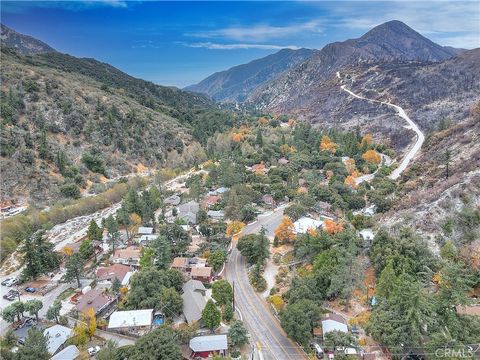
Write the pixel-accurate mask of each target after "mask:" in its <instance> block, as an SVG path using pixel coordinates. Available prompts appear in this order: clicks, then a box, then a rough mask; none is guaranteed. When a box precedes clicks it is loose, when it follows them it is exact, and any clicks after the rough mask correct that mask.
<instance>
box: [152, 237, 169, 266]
mask: <svg viewBox="0 0 480 360" xmlns="http://www.w3.org/2000/svg"><path fill="white" fill-rule="evenodd" d="M151 247H152V249H154V251H155V262H154V263H155V265H156V267H157V268H158V269H162V270H163V269H168V268H169V266H170V262H171V260H172V248H171V246H170V243H169V241H168V240H167V238H166V237H165V236H161V235H160V236H158V237H157V238H156V239H155V240H153V242H152V244H151Z"/></svg>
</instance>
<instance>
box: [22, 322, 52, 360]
mask: <svg viewBox="0 0 480 360" xmlns="http://www.w3.org/2000/svg"><path fill="white" fill-rule="evenodd" d="M17 357H18V359H21V360H48V359H50V357H51V355H50V353H49V352H48V347H47V339H46V337H45V336H44V335H43V332H42V331H41V330H39V329H37V328H35V327H33V328H31V329H29V330H28V333H27V336H26V338H25V343H24V345H23V346H20V348H19V349H18V352H17Z"/></svg>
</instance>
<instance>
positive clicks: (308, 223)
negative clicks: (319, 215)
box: [293, 216, 323, 234]
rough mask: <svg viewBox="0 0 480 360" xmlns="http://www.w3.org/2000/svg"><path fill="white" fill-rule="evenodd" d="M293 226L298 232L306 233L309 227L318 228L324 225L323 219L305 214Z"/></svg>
mask: <svg viewBox="0 0 480 360" xmlns="http://www.w3.org/2000/svg"><path fill="white" fill-rule="evenodd" d="M293 226H294V227H295V232H296V233H297V234H305V233H306V232H307V231H308V229H317V228H319V227H320V226H323V221H320V220H315V219H312V218H309V217H306V216H304V217H301V218H300V219H298V220H297V221H295V222H294V223H293Z"/></svg>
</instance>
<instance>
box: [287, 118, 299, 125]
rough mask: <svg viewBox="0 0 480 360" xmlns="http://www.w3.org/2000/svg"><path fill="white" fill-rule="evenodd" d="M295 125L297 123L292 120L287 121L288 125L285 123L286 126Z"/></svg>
mask: <svg viewBox="0 0 480 360" xmlns="http://www.w3.org/2000/svg"><path fill="white" fill-rule="evenodd" d="M296 123H297V122H296V121H295V120H293V119H288V123H287V124H288V125H289V126H295V124H296Z"/></svg>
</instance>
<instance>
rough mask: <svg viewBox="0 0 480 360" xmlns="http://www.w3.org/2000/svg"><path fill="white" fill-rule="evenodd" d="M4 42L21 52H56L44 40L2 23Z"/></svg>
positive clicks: (1, 36) (28, 53)
mask: <svg viewBox="0 0 480 360" xmlns="http://www.w3.org/2000/svg"><path fill="white" fill-rule="evenodd" d="M0 38H1V40H2V44H4V45H6V46H9V47H12V48H14V49H15V50H16V51H17V52H19V53H20V54H27V55H32V54H44V53H50V52H56V50H55V49H54V48H52V47H51V46H49V45H47V44H45V43H44V42H43V41H40V40H38V39H35V38H33V37H31V36H28V35H23V34H20V33H18V32H16V31H15V30H13V29H10V28H9V27H8V26H5V25H3V24H1V35H0Z"/></svg>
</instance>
